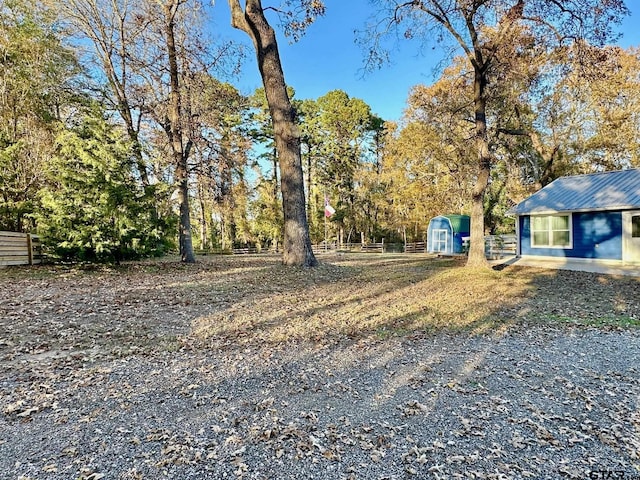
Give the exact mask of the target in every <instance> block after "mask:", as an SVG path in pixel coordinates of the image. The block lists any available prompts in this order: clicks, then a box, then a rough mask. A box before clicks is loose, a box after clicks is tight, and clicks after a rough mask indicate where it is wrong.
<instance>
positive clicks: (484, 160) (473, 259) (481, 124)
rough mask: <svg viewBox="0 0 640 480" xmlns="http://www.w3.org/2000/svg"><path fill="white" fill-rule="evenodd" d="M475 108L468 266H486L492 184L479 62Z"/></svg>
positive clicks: (475, 89)
mask: <svg viewBox="0 0 640 480" xmlns="http://www.w3.org/2000/svg"><path fill="white" fill-rule="evenodd" d="M474 72H475V74H474V81H473V86H474V98H473V102H474V109H475V120H476V148H477V150H478V177H477V179H476V184H475V185H474V187H473V193H472V203H471V241H470V247H469V259H468V260H467V266H474V267H475V266H487V258H486V256H485V253H484V194H485V192H486V190H487V187H488V185H489V176H490V174H491V156H490V154H489V140H488V138H487V101H486V98H485V87H486V74H485V72H484V69H482V68H481V67H479V66H477V65H476V66H475V68H474Z"/></svg>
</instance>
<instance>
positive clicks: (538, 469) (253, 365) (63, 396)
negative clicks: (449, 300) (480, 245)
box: [0, 327, 640, 480]
mask: <svg viewBox="0 0 640 480" xmlns="http://www.w3.org/2000/svg"><path fill="white" fill-rule="evenodd" d="M79 365H80V366H79ZM639 378H640V335H639V334H638V331H637V330H636V331H634V330H615V329H614V330H611V331H603V330H597V329H578V330H573V329H571V328H569V327H567V328H562V329H554V328H551V327H537V328H533V329H530V330H528V331H525V332H521V333H515V332H513V331H507V332H502V333H496V332H494V333H492V334H491V335H490V336H469V335H464V334H455V335H452V334H443V333H441V334H437V335H430V336H414V337H412V338H404V339H386V340H385V341H373V340H371V339H361V340H359V341H355V342H343V343H338V344H333V345H322V344H316V345H311V344H299V345H296V344H289V345H287V346H282V347H281V348H280V349H278V350H274V349H273V348H271V347H270V348H268V349H267V348H258V347H247V348H244V349H242V350H229V349H227V350H225V351H222V352H216V351H207V350H202V349H200V350H192V351H190V350H184V351H179V352H173V353H171V352H166V353H164V354H156V355H151V356H149V355H139V356H136V355H134V356H128V357H125V358H122V359H111V360H102V361H100V360H97V361H90V360H87V359H86V358H85V359H82V358H76V357H72V356H68V357H61V358H52V357H49V356H47V355H44V356H40V357H38V356H33V357H30V358H28V359H24V358H23V359H22V360H21V361H20V364H19V365H16V364H14V365H8V364H6V363H5V364H4V365H3V368H2V371H1V373H0V406H1V408H2V412H3V414H2V415H1V416H0V478H2V479H12V480H17V479H22V480H24V479H52V480H53V479H61V480H62V479H64V480H70V479H85V480H89V479H92V480H98V479H157V478H171V479H192V478H198V479H204V478H212V479H217V478H247V479H249V478H257V479H298V478H299V479H308V478H317V479H404V478H434V479H438V478H441V479H444V478H480V479H483V478H487V479H488V478H495V479H518V478H535V479H557V478H640V403H639V402H640V382H639Z"/></svg>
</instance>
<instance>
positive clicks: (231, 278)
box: [0, 254, 640, 359]
mask: <svg viewBox="0 0 640 480" xmlns="http://www.w3.org/2000/svg"><path fill="white" fill-rule="evenodd" d="M321 260H322V264H321V265H320V266H319V267H318V268H314V269H305V268H287V267H283V266H282V265H281V264H280V259H279V257H277V256H269V255H261V256H219V257H205V258H202V259H200V262H199V263H198V264H196V265H182V264H180V263H179V262H177V261H171V260H167V259H164V260H161V261H146V262H136V263H128V264H125V265H122V266H117V267H115V266H114V267H103V266H99V267H87V266H81V267H69V266H61V267H56V266H53V267H52V266H43V267H38V268H16V269H13V268H8V269H2V270H0V332H2V333H0V358H5V359H12V358H14V357H15V356H16V355H22V354H41V353H42V352H48V351H55V352H66V353H64V354H65V355H66V354H70V353H71V352H85V353H86V352H92V353H91V354H92V355H93V354H96V355H97V354H99V353H100V354H105V355H113V356H118V357H119V356H126V355H128V354H134V353H140V352H151V351H173V350H176V349H179V348H185V347H191V348H202V347H208V346H212V347H213V346H215V347H216V348H218V347H221V346H238V345H246V344H251V343H255V344H273V345H276V344H283V343H288V342H292V341H297V342H309V341H310V342H323V343H324V342H333V341H339V340H341V339H345V338H349V339H357V338H363V337H371V338H374V339H378V340H385V339H387V338H390V337H397V336H413V335H424V334H433V333H437V332H443V331H446V332H465V333H469V334H492V333H495V332H499V331H503V330H505V329H508V328H512V327H514V326H516V327H518V328H519V326H525V327H526V326H529V325H556V326H563V325H571V326H588V327H622V328H632V327H638V326H640V303H639V302H640V299H639V298H638V297H639V296H638V294H637V293H638V291H640V279H638V278H626V277H625V278H618V277H611V276H606V275H598V274H592V273H583V272H568V271H550V270H543V269H534V268H523V267H509V268H506V269H504V270H502V271H496V270H490V269H471V268H467V267H464V266H463V264H462V263H461V262H460V261H458V260H450V259H449V260H443V259H437V258H431V257H427V256H423V255H399V254H396V255H380V254H345V255H339V256H338V255H334V256H322V257H321ZM96 352H98V353H96Z"/></svg>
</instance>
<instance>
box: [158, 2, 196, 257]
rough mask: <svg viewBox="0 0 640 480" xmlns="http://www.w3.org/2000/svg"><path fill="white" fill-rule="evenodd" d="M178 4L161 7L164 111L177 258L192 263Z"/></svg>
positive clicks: (172, 3)
mask: <svg viewBox="0 0 640 480" xmlns="http://www.w3.org/2000/svg"><path fill="white" fill-rule="evenodd" d="M179 5H180V3H179V1H176V0H171V1H169V2H167V3H165V4H164V5H163V8H164V14H165V19H166V25H165V34H166V36H167V38H166V40H167V55H168V57H169V76H170V84H171V97H170V103H169V109H168V115H167V116H168V120H169V129H168V132H169V134H170V135H169V136H170V138H169V140H170V144H171V150H172V153H173V160H174V164H175V167H176V172H175V176H176V183H177V185H178V190H179V195H180V196H179V201H180V227H179V243H180V257H181V259H182V261H183V262H185V263H195V261H196V258H195V255H194V253H193V243H192V240H191V217H190V212H189V167H188V164H187V153H186V152H185V148H184V146H183V144H182V127H181V118H180V85H179V72H178V55H177V52H176V42H175V30H174V27H175V24H174V19H175V15H176V12H177V10H178V6H179Z"/></svg>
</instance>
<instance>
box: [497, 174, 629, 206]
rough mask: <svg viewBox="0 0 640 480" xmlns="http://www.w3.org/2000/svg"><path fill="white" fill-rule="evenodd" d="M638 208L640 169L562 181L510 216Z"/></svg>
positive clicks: (539, 192) (531, 199)
mask: <svg viewBox="0 0 640 480" xmlns="http://www.w3.org/2000/svg"><path fill="white" fill-rule="evenodd" d="M634 208H640V169H630V170H618V171H615V172H604V173H591V174H588V175H574V176H571V177H562V178H558V179H557V180H554V181H553V182H551V183H550V184H549V185H547V186H546V187H544V188H542V189H541V190H538V191H537V192H536V193H534V194H533V195H531V196H530V197H529V198H527V199H526V200H523V201H522V202H520V203H519V204H518V205H516V206H515V207H512V208H511V209H510V210H509V211H508V212H507V213H508V214H511V215H527V214H532V213H541V214H542V213H557V212H585V211H602V210H629V209H634Z"/></svg>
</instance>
